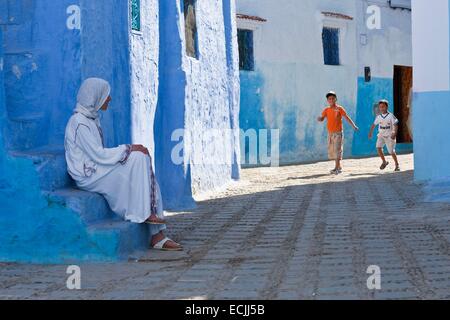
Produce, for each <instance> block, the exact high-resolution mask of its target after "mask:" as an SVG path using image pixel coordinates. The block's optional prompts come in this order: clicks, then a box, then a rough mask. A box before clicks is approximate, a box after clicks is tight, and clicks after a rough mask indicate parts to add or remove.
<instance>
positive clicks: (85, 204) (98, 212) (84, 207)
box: [44, 188, 120, 224]
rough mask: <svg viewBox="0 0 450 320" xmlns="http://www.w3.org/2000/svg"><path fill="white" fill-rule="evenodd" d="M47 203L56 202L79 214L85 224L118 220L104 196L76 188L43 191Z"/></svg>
mask: <svg viewBox="0 0 450 320" xmlns="http://www.w3.org/2000/svg"><path fill="white" fill-rule="evenodd" d="M44 195H45V196H46V198H47V200H48V201H49V203H57V204H59V205H62V206H64V207H67V208H69V209H71V210H73V211H74V212H76V213H77V214H79V215H80V217H81V219H82V220H83V222H85V223H86V224H91V223H95V222H98V221H102V220H118V219H120V218H119V217H117V215H116V214H115V213H114V212H112V211H111V209H110V208H109V205H108V203H107V201H106V200H105V198H104V197H103V196H102V195H100V194H97V193H92V192H86V191H82V190H79V189H76V188H66V189H58V190H56V191H47V192H44Z"/></svg>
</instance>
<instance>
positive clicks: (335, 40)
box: [322, 27, 340, 66]
mask: <svg viewBox="0 0 450 320" xmlns="http://www.w3.org/2000/svg"><path fill="white" fill-rule="evenodd" d="M322 41H323V56H324V60H325V61H324V63H325V64H326V65H330V66H338V65H339V64H340V57H339V29H338V28H328V27H325V28H323V32H322Z"/></svg>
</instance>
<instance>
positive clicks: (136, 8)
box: [131, 0, 141, 31]
mask: <svg viewBox="0 0 450 320" xmlns="http://www.w3.org/2000/svg"><path fill="white" fill-rule="evenodd" d="M131 29H132V30H133V31H141V1H140V0H131Z"/></svg>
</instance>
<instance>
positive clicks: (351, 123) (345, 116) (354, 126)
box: [344, 114, 359, 131]
mask: <svg viewBox="0 0 450 320" xmlns="http://www.w3.org/2000/svg"><path fill="white" fill-rule="evenodd" d="M344 118H345V119H346V120H347V121H348V123H350V125H351V126H352V127H353V129H355V130H356V131H358V130H359V128H358V126H357V125H356V124H355V122H354V121H353V120H352V118H350V117H349V116H348V115H347V114H345V115H344Z"/></svg>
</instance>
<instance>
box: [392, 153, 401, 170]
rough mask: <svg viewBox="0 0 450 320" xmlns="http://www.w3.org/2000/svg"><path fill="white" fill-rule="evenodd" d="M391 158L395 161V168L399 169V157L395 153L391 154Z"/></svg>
mask: <svg viewBox="0 0 450 320" xmlns="http://www.w3.org/2000/svg"><path fill="white" fill-rule="evenodd" d="M391 156H392V159H394V161H395V166H396V167H399V166H400V164H399V163H398V157H397V154H396V153H395V152H394V153H393V154H391Z"/></svg>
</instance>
